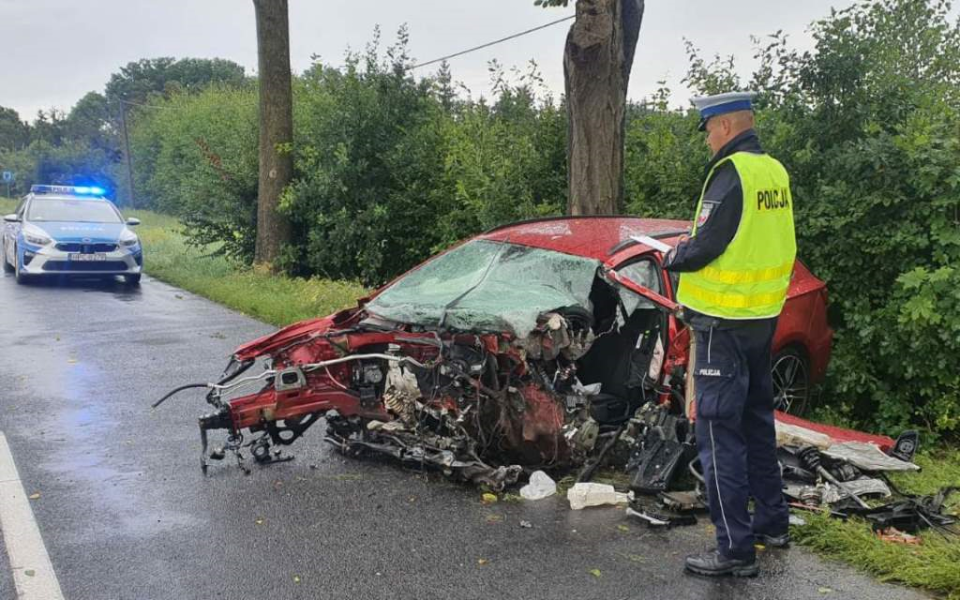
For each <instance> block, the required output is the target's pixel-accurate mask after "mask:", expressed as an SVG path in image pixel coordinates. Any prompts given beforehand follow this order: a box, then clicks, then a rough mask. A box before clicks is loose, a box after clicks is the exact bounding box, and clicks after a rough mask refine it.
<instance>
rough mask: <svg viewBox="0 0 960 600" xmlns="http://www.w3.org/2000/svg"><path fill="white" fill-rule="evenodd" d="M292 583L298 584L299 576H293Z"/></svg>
mask: <svg viewBox="0 0 960 600" xmlns="http://www.w3.org/2000/svg"><path fill="white" fill-rule="evenodd" d="M293 582H294V583H300V576H299V575H294V576H293Z"/></svg>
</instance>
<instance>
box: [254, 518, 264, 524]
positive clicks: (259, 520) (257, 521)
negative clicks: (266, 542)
mask: <svg viewBox="0 0 960 600" xmlns="http://www.w3.org/2000/svg"><path fill="white" fill-rule="evenodd" d="M254 523H256V524H257V525H263V518H262V517H258V518H257V520H256V521H254Z"/></svg>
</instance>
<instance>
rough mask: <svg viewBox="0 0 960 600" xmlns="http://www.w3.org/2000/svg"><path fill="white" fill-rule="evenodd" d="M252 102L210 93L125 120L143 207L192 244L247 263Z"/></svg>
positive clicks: (243, 95)
mask: <svg viewBox="0 0 960 600" xmlns="http://www.w3.org/2000/svg"><path fill="white" fill-rule="evenodd" d="M256 103H257V96H256V92H255V91H254V90H240V89H233V88H226V87H212V88H208V89H206V90H204V91H203V92H200V93H199V94H196V95H193V96H187V95H177V96H174V97H173V98H172V99H171V100H166V101H157V104H156V105H157V106H159V107H162V108H157V109H152V110H149V111H146V110H145V111H139V112H137V113H135V115H134V117H133V118H132V119H131V130H132V131H131V138H130V145H131V151H132V153H133V155H134V156H135V157H136V169H135V175H136V180H135V183H134V185H135V186H136V188H137V193H138V196H139V197H140V200H141V202H142V204H141V205H142V206H148V207H150V208H155V209H158V210H161V211H166V212H173V213H176V214H177V215H179V216H180V217H181V219H182V220H183V222H184V224H185V225H187V226H189V228H190V231H191V238H192V239H193V241H194V242H195V243H197V244H206V243H210V242H215V241H216V242H220V243H221V245H220V246H219V250H220V251H221V252H223V253H225V254H228V255H230V256H235V257H238V258H240V259H242V260H247V261H249V260H250V259H252V257H253V249H254V242H255V239H256V212H257V211H256V199H257V117H256Z"/></svg>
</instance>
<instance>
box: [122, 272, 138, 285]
mask: <svg viewBox="0 0 960 600" xmlns="http://www.w3.org/2000/svg"><path fill="white" fill-rule="evenodd" d="M123 281H124V283H126V284H127V285H140V273H134V274H133V275H124V276H123Z"/></svg>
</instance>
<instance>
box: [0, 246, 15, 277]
mask: <svg viewBox="0 0 960 600" xmlns="http://www.w3.org/2000/svg"><path fill="white" fill-rule="evenodd" d="M0 252H3V272H4V273H13V272H14V271H16V269H15V268H14V266H13V265H11V264H10V261H8V260H7V251H6V249H0Z"/></svg>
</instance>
